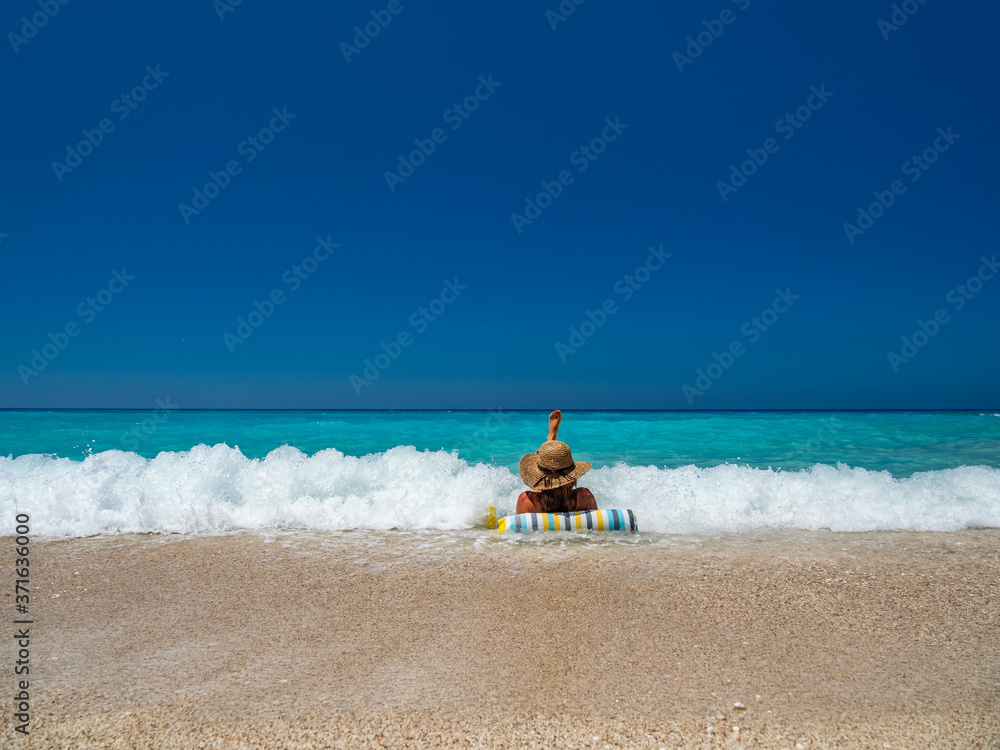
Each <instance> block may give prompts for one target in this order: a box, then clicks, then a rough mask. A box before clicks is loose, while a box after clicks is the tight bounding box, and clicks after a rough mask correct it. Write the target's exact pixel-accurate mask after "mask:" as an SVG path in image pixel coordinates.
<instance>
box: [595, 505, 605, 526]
mask: <svg viewBox="0 0 1000 750" xmlns="http://www.w3.org/2000/svg"><path fill="white" fill-rule="evenodd" d="M594 515H595V516H597V530H598V531H604V513H603V512H602V511H599V510H597V511H594Z"/></svg>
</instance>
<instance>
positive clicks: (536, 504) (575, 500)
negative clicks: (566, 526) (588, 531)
mask: <svg viewBox="0 0 1000 750" xmlns="http://www.w3.org/2000/svg"><path fill="white" fill-rule="evenodd" d="M581 510H597V498H595V497H594V493H593V492H591V491H590V490H588V489H587V488H586V487H577V488H576V489H575V490H573V494H572V496H571V499H570V502H569V503H568V507H566V508H546V507H545V498H544V497H543V496H542V493H540V492H532V491H531V490H526V491H524V492H522V493H521V495H520V497H518V498H517V508H516V510H515V513H575V512H576V511H581Z"/></svg>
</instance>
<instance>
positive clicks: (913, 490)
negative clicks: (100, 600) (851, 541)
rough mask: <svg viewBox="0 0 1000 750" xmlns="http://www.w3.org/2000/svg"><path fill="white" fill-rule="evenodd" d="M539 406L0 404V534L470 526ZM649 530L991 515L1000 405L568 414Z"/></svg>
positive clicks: (996, 515) (613, 492) (503, 478)
mask: <svg viewBox="0 0 1000 750" xmlns="http://www.w3.org/2000/svg"><path fill="white" fill-rule="evenodd" d="M546 425H547V413H541V412H523V411H503V410H495V411H490V412H482V411H453V412H451V411H449V412H441V411H416V412H414V411H365V412H361V411H330V412H320V411H176V410H171V409H167V410H163V411H159V412H140V411H0V534H3V535H9V534H12V533H13V531H14V524H15V522H14V516H15V514H16V513H19V512H27V513H29V514H30V516H31V527H32V533H33V534H39V535H45V536H87V535H92V534H104V533H118V532H179V533H219V532H226V531H231V530H238V529H312V530H317V531H327V530H353V529H373V530H392V529H397V530H407V531H414V530H439V531H449V530H461V529H476V528H477V524H480V523H481V520H482V518H483V516H484V514H485V512H486V509H487V507H488V506H490V505H493V506H495V507H496V508H497V509H499V511H500V512H501V513H509V512H512V511H513V508H514V505H515V502H516V499H517V495H518V494H519V493H520V492H521V491H522V490H523V489H524V487H523V485H522V483H521V481H520V479H519V478H518V476H517V462H518V460H519V459H520V457H521V455H523V454H524V453H528V452H533V451H534V450H535V449H536V448H537V447H538V446H539V445H540V444H541V442H542V441H543V440H544V439H545V435H546ZM559 437H560V439H562V440H565V441H566V442H567V443H569V445H570V447H571V449H572V450H573V454H574V456H575V457H576V458H578V459H580V460H585V461H589V462H591V463H592V464H593V466H594V468H593V470H592V471H591V472H589V473H588V474H587V475H586V477H585V478H584V480H583V481H582V482H581V484H582V485H583V486H587V487H589V488H590V489H591V490H593V492H594V494H595V495H596V497H597V500H598V503H599V505H600V506H601V507H603V508H631V509H633V510H634V511H635V512H636V513H637V515H638V518H639V524H640V530H641V531H642V532H643V533H654V534H657V533H658V534H694V535H699V534H701V535H713V534H715V535H717V534H726V533H742V532H753V531H760V530H767V529H801V530H821V529H829V530H833V531H872V530H914V531H954V530H959V529H966V528H978V527H1000V413H997V412H993V411H987V412H982V411H976V412H568V413H564V421H563V426H562V428H561V429H560V433H559Z"/></svg>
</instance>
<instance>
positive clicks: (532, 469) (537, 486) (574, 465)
mask: <svg viewBox="0 0 1000 750" xmlns="http://www.w3.org/2000/svg"><path fill="white" fill-rule="evenodd" d="M561 422H562V412H560V411H559V410H558V409H556V410H555V411H554V412H552V413H551V414H550V415H549V437H548V440H547V441H546V442H545V443H543V444H542V447H541V448H539V449H538V450H537V451H535V452H534V453H529V454H528V455H526V456H524V457H523V458H522V459H521V465H520V473H521V479H523V480H524V483H525V484H526V485H528V486H529V487H530V488H531V489H530V490H528V491H526V492H522V493H521V496H520V497H518V498H517V509H516V510H515V512H516V513H567V512H569V513H572V512H574V511H578V510H597V500H596V499H594V493H593V492H591V491H590V490H588V489H587V488H586V487H577V486H576V480H577V479H579V478H580V477H582V476H583V475H584V474H586V473H587V472H588V471H590V464H588V463H587V462H586V461H573V454H572V453H570V451H569V446H568V445H566V443H564V442H562V441H560V440H557V439H556V437H557V434H558V432H559V424H560V423H561Z"/></svg>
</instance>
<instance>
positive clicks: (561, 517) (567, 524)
mask: <svg viewBox="0 0 1000 750" xmlns="http://www.w3.org/2000/svg"><path fill="white" fill-rule="evenodd" d="M583 529H590V530H591V531H633V532H634V531H638V530H639V525H638V524H637V523H636V520H635V513H633V512H632V511H630V510H582V511H577V512H575V513H519V514H518V515H516V516H507V517H505V518H501V519H499V520H498V521H497V531H499V532H500V533H501V534H502V533H504V532H505V531H575V530H583Z"/></svg>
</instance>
